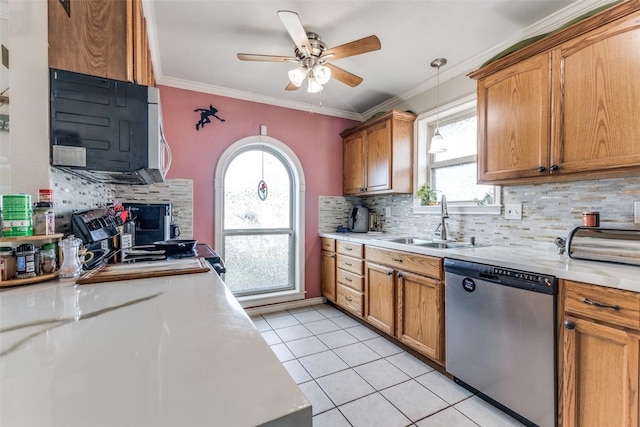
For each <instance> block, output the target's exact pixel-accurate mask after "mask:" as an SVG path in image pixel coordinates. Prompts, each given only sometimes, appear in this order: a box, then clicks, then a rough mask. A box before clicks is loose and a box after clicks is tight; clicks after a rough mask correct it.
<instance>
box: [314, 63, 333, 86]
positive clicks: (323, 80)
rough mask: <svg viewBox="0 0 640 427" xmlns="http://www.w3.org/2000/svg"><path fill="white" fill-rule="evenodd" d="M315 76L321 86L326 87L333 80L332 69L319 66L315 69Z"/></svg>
mask: <svg viewBox="0 0 640 427" xmlns="http://www.w3.org/2000/svg"><path fill="white" fill-rule="evenodd" d="M313 76H314V77H315V78H316V81H317V82H318V83H319V84H321V85H325V84H327V83H328V82H329V80H330V79H331V68H329V67H327V66H326V65H320V64H318V65H316V66H315V67H313Z"/></svg>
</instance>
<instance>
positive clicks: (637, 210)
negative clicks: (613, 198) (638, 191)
mask: <svg viewBox="0 0 640 427" xmlns="http://www.w3.org/2000/svg"><path fill="white" fill-rule="evenodd" d="M633 223H634V224H640V202H633Z"/></svg>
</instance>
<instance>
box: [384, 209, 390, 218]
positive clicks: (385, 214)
mask: <svg viewBox="0 0 640 427" xmlns="http://www.w3.org/2000/svg"><path fill="white" fill-rule="evenodd" d="M384 216H385V217H387V218H391V206H387V207H386V208H384Z"/></svg>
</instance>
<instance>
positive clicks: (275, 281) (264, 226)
mask: <svg viewBox="0 0 640 427" xmlns="http://www.w3.org/2000/svg"><path fill="white" fill-rule="evenodd" d="M215 188H216V197H215V200H216V206H215V212H216V216H215V230H216V238H215V242H216V243H215V247H216V251H218V252H219V253H220V254H221V256H222V257H223V259H224V260H225V264H226V267H227V273H226V274H225V275H224V281H225V283H226V285H227V287H228V288H229V289H230V290H231V292H233V294H234V295H235V296H236V297H237V298H238V300H239V301H240V302H241V303H242V305H243V306H245V307H250V306H256V305H262V304H271V303H275V302H284V301H292V300H296V299H302V298H304V263H303V260H304V235H303V234H304V175H303V173H302V168H301V166H300V162H299V161H298V159H297V157H296V156H295V154H294V153H293V152H292V151H291V150H290V149H289V148H288V147H287V146H286V145H284V144H283V143H281V142H279V141H277V140H274V139H273V138H270V137H264V136H257V137H248V138H244V139H242V140H240V141H237V142H236V143H234V144H233V145H231V146H230V147H229V148H228V149H227V150H226V151H225V152H224V153H223V154H222V156H221V157H220V160H219V161H218V165H217V168H216V185H215Z"/></svg>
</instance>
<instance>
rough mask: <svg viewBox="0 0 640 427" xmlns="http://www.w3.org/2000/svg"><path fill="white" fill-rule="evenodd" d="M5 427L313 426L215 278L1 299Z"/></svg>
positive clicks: (66, 285) (5, 294)
mask: <svg viewBox="0 0 640 427" xmlns="http://www.w3.org/2000/svg"><path fill="white" fill-rule="evenodd" d="M0 309H1V312H0V425H7V426H41V427H42V426H65V427H72V426H87V425H90V426H143V425H144V426H205V425H206V426H212V425H214V426H225V427H232V426H242V427H248V426H258V425H268V426H270V427H275V426H280V425H282V426H290V425H296V426H308V427H311V405H310V403H309V402H308V400H307V399H306V398H305V396H304V394H303V393H302V392H301V391H300V389H299V388H298V387H297V385H296V383H295V382H294V381H293V380H292V379H291V377H290V375H289V374H288V373H287V371H286V370H285V368H284V367H283V366H282V364H281V363H280V361H279V360H278V359H277V357H276V356H275V354H274V353H273V351H272V350H271V349H270V348H269V346H268V345H267V343H266V342H265V341H264V339H263V338H262V336H261V335H260V333H259V332H258V331H257V330H256V328H255V327H254V326H253V324H252V323H251V320H250V319H249V317H248V316H247V315H246V313H245V312H244V310H243V309H242V307H241V306H240V305H239V304H238V302H237V301H236V299H235V298H234V296H233V295H232V294H231V293H230V292H229V291H228V290H227V288H226V286H225V285H224V283H223V282H222V280H221V279H220V278H219V277H218V275H217V274H215V273H213V272H211V271H210V272H208V273H198V274H189V275H180V276H168V277H159V278H150V279H137V280H128V281H118V282H109V283H96V284H90V285H82V286H79V285H75V283H74V282H73V281H50V282H45V283H41V284H37V285H31V286H22V287H15V288H5V289H3V290H2V291H1V292H0Z"/></svg>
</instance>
